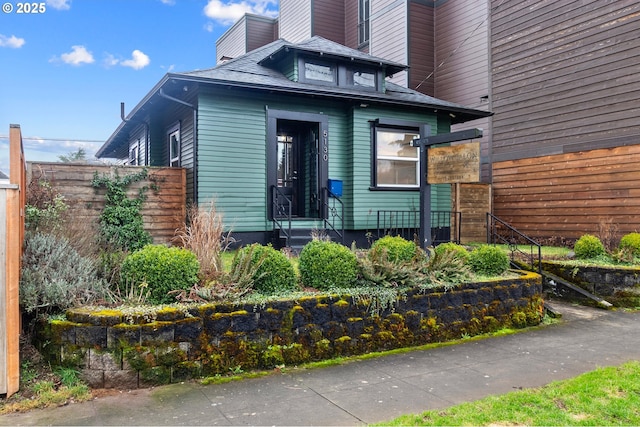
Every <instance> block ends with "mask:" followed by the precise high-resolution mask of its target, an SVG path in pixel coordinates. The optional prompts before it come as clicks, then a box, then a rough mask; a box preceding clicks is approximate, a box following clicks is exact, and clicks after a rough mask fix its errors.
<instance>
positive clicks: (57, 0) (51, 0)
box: [47, 0, 71, 10]
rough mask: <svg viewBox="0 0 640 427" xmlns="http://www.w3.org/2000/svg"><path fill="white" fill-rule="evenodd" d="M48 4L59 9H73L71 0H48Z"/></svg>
mask: <svg viewBox="0 0 640 427" xmlns="http://www.w3.org/2000/svg"><path fill="white" fill-rule="evenodd" d="M47 6H51V7H52V8H54V9H58V10H69V9H71V0H47Z"/></svg>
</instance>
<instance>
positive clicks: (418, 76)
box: [408, 1, 435, 96]
mask: <svg viewBox="0 0 640 427" xmlns="http://www.w3.org/2000/svg"><path fill="white" fill-rule="evenodd" d="M434 10H435V9H434V7H433V4H431V5H427V4H424V2H417V1H411V2H410V3H409V28H408V32H409V62H408V63H409V64H410V65H411V68H410V69H409V87H410V88H411V89H415V90H418V91H420V92H422V93H424V94H426V95H429V96H434V92H435V78H434V76H433V75H432V73H433V70H434V69H435V62H434V61H435V51H434V50H435V28H434V27H435V25H434V24H435V22H434Z"/></svg>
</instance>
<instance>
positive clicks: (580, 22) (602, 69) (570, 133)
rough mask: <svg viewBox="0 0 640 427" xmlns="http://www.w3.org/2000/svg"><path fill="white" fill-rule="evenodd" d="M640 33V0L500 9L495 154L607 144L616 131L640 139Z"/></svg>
mask: <svg viewBox="0 0 640 427" xmlns="http://www.w3.org/2000/svg"><path fill="white" fill-rule="evenodd" d="M498 3H499V2H497V1H494V2H492V5H493V6H494V7H496V6H497V4H498ZM639 36H640V3H639V2H629V1H617V2H606V3H603V2H599V1H584V2H578V3H565V2H552V3H543V4H540V3H539V2H535V1H518V2H506V3H505V4H504V5H502V6H501V7H499V8H497V9H496V10H495V11H494V12H493V14H492V34H491V43H492V49H491V54H492V61H493V68H492V72H493V109H494V111H495V118H494V120H493V133H494V144H493V145H494V148H493V150H494V152H493V156H494V161H498V162H500V161H505V160H511V159H517V158H526V157H533V156H543V155H552V154H559V153H562V152H566V151H568V150H572V147H575V148H577V147H583V149H588V148H604V147H605V146H606V144H607V143H614V144H618V142H616V138H629V139H635V141H636V142H637V141H638V137H639V136H640V132H639V131H638V122H639V120H640V109H638V108H637V107H638V102H637V100H638V96H639V94H640V73H638V65H637V64H638V62H640V48H639V47H638V46H639V45H638V37H639ZM608 141H609V142H608Z"/></svg>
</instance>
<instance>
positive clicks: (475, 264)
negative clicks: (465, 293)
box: [469, 245, 509, 276]
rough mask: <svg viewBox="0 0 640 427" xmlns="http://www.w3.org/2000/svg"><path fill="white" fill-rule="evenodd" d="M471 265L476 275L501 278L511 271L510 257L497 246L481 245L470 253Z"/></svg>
mask: <svg viewBox="0 0 640 427" xmlns="http://www.w3.org/2000/svg"><path fill="white" fill-rule="evenodd" d="M469 265H470V266H471V270H473V272H474V273H477V274H484V275H486V276H499V275H500V274H502V273H504V272H505V271H507V270H508V269H509V257H508V256H507V254H506V253H504V251H503V250H502V249H500V248H499V247H497V246H492V245H481V246H478V247H477V248H476V249H475V250H473V251H472V252H471V253H469Z"/></svg>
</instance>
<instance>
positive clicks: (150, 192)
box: [28, 162, 186, 243]
mask: <svg viewBox="0 0 640 427" xmlns="http://www.w3.org/2000/svg"><path fill="white" fill-rule="evenodd" d="M142 169H143V167H141V166H104V165H94V164H81V163H43V162H29V163H28V178H29V182H30V183H31V185H33V184H34V183H36V182H38V180H41V179H42V180H46V181H47V182H49V183H50V184H51V187H52V188H53V189H54V190H56V191H57V192H58V193H60V194H61V195H62V196H63V197H64V201H65V203H66V204H67V205H68V206H69V210H68V212H67V214H68V215H69V217H71V218H73V223H74V224H81V225H82V226H85V227H94V228H95V229H97V226H98V221H99V217H100V214H101V213H102V210H103V209H104V195H105V192H106V191H105V190H104V189H95V188H93V187H92V185H91V181H92V180H93V177H94V174H95V173H96V172H97V173H98V175H99V176H103V175H105V174H106V175H107V176H111V177H113V176H114V175H115V174H116V173H117V174H118V175H119V176H120V177H124V176H126V175H131V174H136V173H138V172H140V171H142ZM148 170H149V176H148V178H147V179H146V180H143V181H140V182H135V183H132V184H131V185H130V186H129V188H128V190H127V194H128V196H129V197H131V198H134V197H136V196H137V194H138V191H139V190H140V188H142V187H143V186H146V187H148V189H147V190H146V192H145V194H146V196H147V199H146V200H145V202H144V203H143V204H142V209H141V214H142V217H143V221H144V228H145V230H147V231H148V232H149V233H150V234H151V237H152V238H153V242H154V243H168V242H170V241H171V240H172V238H173V237H174V236H175V232H176V230H177V229H178V228H181V227H183V226H184V222H185V217H186V173H185V170H184V169H181V168H166V167H163V168H156V167H150V168H148Z"/></svg>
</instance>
